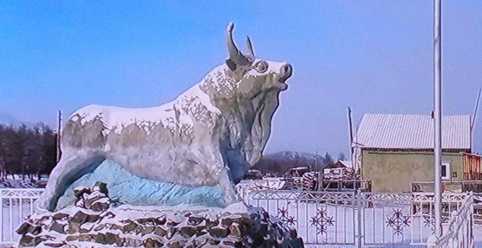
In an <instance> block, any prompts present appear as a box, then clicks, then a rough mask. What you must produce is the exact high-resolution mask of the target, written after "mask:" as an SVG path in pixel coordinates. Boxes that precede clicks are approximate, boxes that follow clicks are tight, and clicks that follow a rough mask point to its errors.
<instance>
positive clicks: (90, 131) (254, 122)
mask: <svg viewBox="0 0 482 248" xmlns="http://www.w3.org/2000/svg"><path fill="white" fill-rule="evenodd" d="M233 27H234V25H233V24H232V23H229V24H228V26H227V28H226V34H225V39H226V45H227V49H228V52H229V57H228V58H227V59H226V61H225V63H223V64H222V65H220V66H218V67H216V68H215V69H214V70H212V71H211V72H209V73H208V74H207V75H206V76H205V77H204V78H203V79H202V80H201V81H200V82H199V83H197V84H196V85H194V86H193V87H191V88H190V89H188V90H187V91H186V92H184V93H182V94H181V95H180V96H178V97H177V98H176V99H175V100H174V101H172V102H169V103H166V104H164V105H161V106H158V107H150V108H135V109H132V108H121V107H112V106H100V105H89V106H86V107H84V108H81V109H79V110H78V111H76V112H74V113H73V114H72V115H71V116H70V117H69V119H68V120H67V121H66V123H65V125H64V127H63V130H62V136H61V137H62V139H61V147H62V157H61V160H60V161H59V163H58V164H57V165H56V167H55V168H54V169H53V171H52V173H51V175H50V179H49V181H48V184H47V186H46V190H45V192H44V193H43V195H42V196H41V197H40V198H39V200H38V202H37V208H38V209H40V210H48V211H54V210H55V209H56V207H57V202H58V200H59V197H61V196H62V195H63V194H64V193H65V191H66V189H67V188H68V187H69V185H70V184H72V182H74V181H75V180H77V179H78V178H80V177H81V176H82V175H84V174H86V173H89V172H91V171H93V170H94V169H95V168H96V167H97V166H98V165H99V164H101V163H102V162H103V161H105V160H109V161H114V162H115V163H117V164H119V165H120V166H121V167H122V168H123V169H125V170H126V171H128V172H129V173H132V174H134V175H136V176H139V177H141V178H146V179H149V180H154V181H159V182H170V183H174V184H179V185H186V186H205V185H219V187H220V189H221V192H222V195H223V199H224V202H225V203H226V205H228V204H231V203H234V202H237V201H239V197H238V196H237V194H236V193H235V190H234V187H233V183H236V182H238V181H239V180H240V179H241V178H242V176H243V175H244V174H245V172H246V171H247V170H248V169H249V167H250V166H252V165H253V164H254V163H256V162H257V161H258V160H259V159H260V158H261V155H262V152H263V150H264V148H265V146H266V143H267V141H268V138H269V136H270V133H271V119H272V117H273V114H274V112H275V111H276V109H277V108H278V105H279V93H280V92H281V91H284V90H286V89H287V84H286V80H287V79H288V78H289V77H290V76H291V74H292V67H291V65H290V64H288V63H286V62H272V61H266V60H262V59H259V58H256V57H255V55H254V51H253V46H252V44H251V41H250V39H249V37H247V49H248V53H247V54H243V53H242V52H241V51H240V50H239V49H238V48H237V47H236V45H235V43H234V41H233V35H232V31H233Z"/></svg>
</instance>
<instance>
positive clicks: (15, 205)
mask: <svg viewBox="0 0 482 248" xmlns="http://www.w3.org/2000/svg"><path fill="white" fill-rule="evenodd" d="M43 191H44V190H43V189H0V201H1V203H2V208H1V209H0V223H1V225H0V244H14V243H16V242H17V241H18V239H19V236H18V235H17V233H16V232H15V230H16V229H17V228H18V227H19V226H20V224H21V223H22V222H23V221H24V220H25V218H26V217H27V216H28V215H30V214H32V213H33V210H34V202H35V200H37V198H38V197H39V196H40V195H41V194H42V192H43Z"/></svg>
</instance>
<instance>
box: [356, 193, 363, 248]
mask: <svg viewBox="0 0 482 248" xmlns="http://www.w3.org/2000/svg"><path fill="white" fill-rule="evenodd" d="M355 194H356V195H355V200H356V204H357V220H358V221H357V247H358V248H361V247H362V213H363V209H362V208H363V202H362V192H361V190H360V189H357V191H356V193H355Z"/></svg>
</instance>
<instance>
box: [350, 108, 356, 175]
mask: <svg viewBox="0 0 482 248" xmlns="http://www.w3.org/2000/svg"><path fill="white" fill-rule="evenodd" d="M348 128H349V130H348V131H349V134H350V160H351V168H353V169H356V168H355V158H354V153H355V147H354V143H353V122H352V118H351V108H350V107H348Z"/></svg>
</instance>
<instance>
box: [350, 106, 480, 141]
mask: <svg viewBox="0 0 482 248" xmlns="http://www.w3.org/2000/svg"><path fill="white" fill-rule="evenodd" d="M470 118H471V117H470V115H444V116H443V117H442V149H453V150H468V149H471V139H470ZM433 124H434V121H433V119H432V117H431V116H430V115H406V114H365V115H363V117H362V120H361V121H360V125H359V126H358V130H357V133H356V140H355V142H356V143H357V144H358V145H359V146H360V147H361V148H362V149H363V148H378V149H418V150H424V149H433V147H434V138H433V137H434V129H433Z"/></svg>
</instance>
